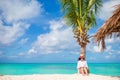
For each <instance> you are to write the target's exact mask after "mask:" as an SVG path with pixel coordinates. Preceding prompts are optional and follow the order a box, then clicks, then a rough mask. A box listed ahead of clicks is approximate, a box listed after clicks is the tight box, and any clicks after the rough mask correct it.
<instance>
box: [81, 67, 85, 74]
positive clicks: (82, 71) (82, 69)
mask: <svg viewBox="0 0 120 80" xmlns="http://www.w3.org/2000/svg"><path fill="white" fill-rule="evenodd" d="M80 73H81V74H82V75H84V74H85V73H84V68H83V67H82V68H80Z"/></svg>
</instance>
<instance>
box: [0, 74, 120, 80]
mask: <svg viewBox="0 0 120 80" xmlns="http://www.w3.org/2000/svg"><path fill="white" fill-rule="evenodd" d="M0 80H120V77H112V76H103V75H94V74H90V75H89V76H82V75H80V74H38V75H36V74H35V75H3V76H2V75H1V76H0Z"/></svg>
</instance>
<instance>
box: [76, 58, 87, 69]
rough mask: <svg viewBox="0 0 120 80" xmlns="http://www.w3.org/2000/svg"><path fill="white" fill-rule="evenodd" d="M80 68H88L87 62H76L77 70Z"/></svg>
mask: <svg viewBox="0 0 120 80" xmlns="http://www.w3.org/2000/svg"><path fill="white" fill-rule="evenodd" d="M81 67H87V68H88V65H87V62H86V61H81V60H80V61H78V63H77V68H81Z"/></svg>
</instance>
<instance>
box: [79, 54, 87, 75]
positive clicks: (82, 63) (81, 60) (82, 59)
mask: <svg viewBox="0 0 120 80" xmlns="http://www.w3.org/2000/svg"><path fill="white" fill-rule="evenodd" d="M77 69H78V73H80V74H82V75H88V73H89V72H88V65H87V62H86V60H85V56H84V54H81V55H80V57H79V58H78V63H77Z"/></svg>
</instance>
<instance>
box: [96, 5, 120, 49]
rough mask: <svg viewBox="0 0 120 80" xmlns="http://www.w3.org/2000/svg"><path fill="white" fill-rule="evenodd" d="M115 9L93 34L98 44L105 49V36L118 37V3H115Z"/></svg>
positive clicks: (119, 10)
mask: <svg viewBox="0 0 120 80" xmlns="http://www.w3.org/2000/svg"><path fill="white" fill-rule="evenodd" d="M115 7H116V10H115V11H114V12H113V15H112V16H111V17H110V18H109V19H108V20H107V21H106V22H105V23H104V24H103V26H102V27H101V28H100V29H99V30H98V32H97V33H96V35H95V36H94V38H95V40H96V41H97V43H98V45H99V44H101V45H102V49H101V50H104V49H105V38H106V37H110V38H111V37H112V35H114V36H115V37H120V4H119V5H116V6H115Z"/></svg>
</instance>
